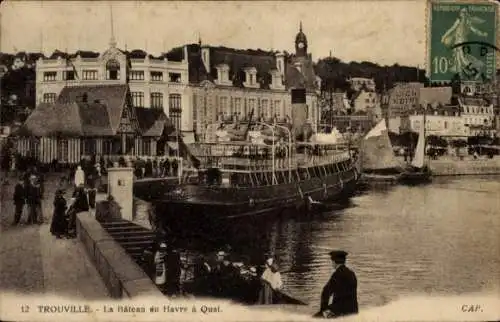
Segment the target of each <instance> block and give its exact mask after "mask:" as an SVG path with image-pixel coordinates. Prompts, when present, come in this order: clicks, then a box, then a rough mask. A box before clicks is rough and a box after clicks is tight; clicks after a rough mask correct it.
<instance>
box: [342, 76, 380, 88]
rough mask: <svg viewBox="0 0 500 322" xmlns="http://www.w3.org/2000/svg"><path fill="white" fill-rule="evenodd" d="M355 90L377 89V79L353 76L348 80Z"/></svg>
mask: <svg viewBox="0 0 500 322" xmlns="http://www.w3.org/2000/svg"><path fill="white" fill-rule="evenodd" d="M347 82H348V83H349V84H350V85H351V88H352V89H353V90H354V91H360V90H361V89H366V90H368V91H373V92H374V91H375V81H374V80H373V78H364V77H351V78H349V79H348V80H347Z"/></svg>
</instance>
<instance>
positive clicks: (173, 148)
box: [167, 142, 179, 150]
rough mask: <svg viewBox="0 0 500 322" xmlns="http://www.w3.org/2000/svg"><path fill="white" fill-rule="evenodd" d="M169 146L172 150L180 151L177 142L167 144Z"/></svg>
mask: <svg viewBox="0 0 500 322" xmlns="http://www.w3.org/2000/svg"><path fill="white" fill-rule="evenodd" d="M167 145H168V147H169V148H170V149H172V150H178V149H179V145H178V144H177V142H167Z"/></svg>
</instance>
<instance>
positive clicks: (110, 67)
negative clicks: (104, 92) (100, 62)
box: [106, 59, 120, 80]
mask: <svg viewBox="0 0 500 322" xmlns="http://www.w3.org/2000/svg"><path fill="white" fill-rule="evenodd" d="M106 79H109V80H118V79H120V63H119V62H118V61H116V60H115V59H110V60H108V62H107V63H106Z"/></svg>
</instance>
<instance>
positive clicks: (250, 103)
mask: <svg viewBox="0 0 500 322" xmlns="http://www.w3.org/2000/svg"><path fill="white" fill-rule="evenodd" d="M252 110H254V112H253V115H254V117H255V116H257V115H259V111H257V110H256V109H255V99H254V98H250V99H248V110H247V115H250V113H252Z"/></svg>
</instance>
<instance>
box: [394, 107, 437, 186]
mask: <svg viewBox="0 0 500 322" xmlns="http://www.w3.org/2000/svg"><path fill="white" fill-rule="evenodd" d="M423 124H424V125H423V126H422V127H421V128H420V133H419V134H418V142H417V147H416V148H415V153H414V158H413V160H412V161H411V163H410V166H409V167H408V168H407V169H406V171H405V172H404V173H402V174H401V177H400V181H401V182H402V183H408V184H418V183H424V182H428V181H430V180H431V171H430V170H429V167H428V166H427V164H426V160H425V115H424V122H423Z"/></svg>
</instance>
